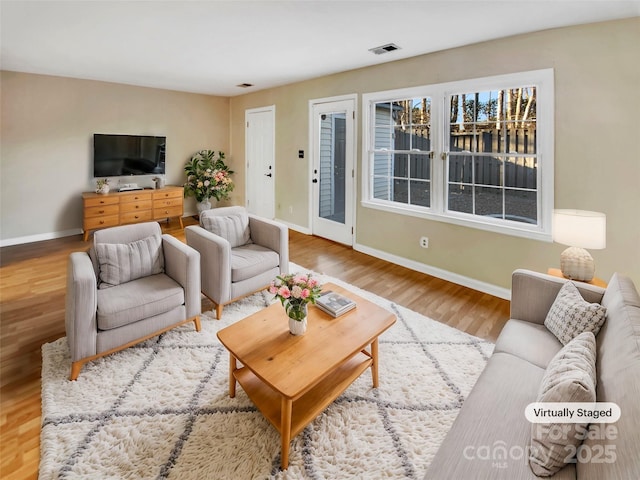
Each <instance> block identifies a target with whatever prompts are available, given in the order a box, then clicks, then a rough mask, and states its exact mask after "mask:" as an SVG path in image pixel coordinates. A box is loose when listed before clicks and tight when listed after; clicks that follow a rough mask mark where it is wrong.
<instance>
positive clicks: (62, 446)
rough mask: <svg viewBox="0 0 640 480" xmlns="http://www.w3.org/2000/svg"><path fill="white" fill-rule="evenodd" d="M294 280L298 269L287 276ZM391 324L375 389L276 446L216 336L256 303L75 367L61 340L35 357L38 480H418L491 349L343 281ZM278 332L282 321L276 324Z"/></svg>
mask: <svg viewBox="0 0 640 480" xmlns="http://www.w3.org/2000/svg"><path fill="white" fill-rule="evenodd" d="M290 271H292V272H299V271H306V270H305V269H303V268H301V267H299V266H297V265H294V264H292V266H291V270H290ZM318 276H319V277H320V279H321V280H322V282H323V283H325V282H330V281H331V282H334V283H336V284H339V285H341V286H344V287H345V288H347V289H349V290H351V291H353V292H354V293H356V294H358V295H360V296H362V297H364V298H367V299H368V300H371V301H373V302H374V303H376V304H378V305H380V306H382V307H384V308H386V309H388V310H390V311H392V312H393V313H395V314H396V316H397V318H398V321H397V322H396V324H395V325H394V326H393V327H391V328H390V329H389V330H387V331H386V332H385V333H384V334H383V335H382V336H381V337H380V347H379V350H380V387H379V388H378V389H374V388H372V386H371V375H370V373H369V371H366V372H364V373H363V375H361V377H360V378H359V379H357V380H356V381H355V382H354V383H353V384H352V385H351V386H350V387H349V388H348V389H347V390H346V391H345V392H344V393H343V394H342V396H340V397H339V398H338V399H337V400H336V401H335V402H334V403H333V404H332V405H330V406H329V407H328V408H327V409H326V410H325V412H324V413H322V414H321V415H320V416H319V417H318V418H317V419H316V420H315V421H314V422H312V423H311V424H310V425H308V426H307V427H306V428H305V430H304V431H303V432H301V433H300V434H299V435H298V436H297V437H295V438H294V439H292V442H291V451H290V457H289V458H290V459H289V468H288V470H286V471H281V470H280V437H279V434H278V433H277V431H276V430H275V429H274V428H273V427H272V426H271V424H270V423H269V422H268V421H267V420H266V419H265V418H264V417H263V416H262V414H261V413H260V412H259V411H258V410H257V409H256V408H255V407H254V405H253V404H252V403H251V401H250V400H249V399H248V397H247V396H246V395H245V393H244V392H243V390H242V388H241V387H240V386H238V389H237V395H236V397H235V398H233V399H232V398H229V395H228V365H229V356H228V352H227V351H226V350H225V348H224V347H223V346H222V345H221V344H220V342H219V341H218V339H217V337H216V332H217V331H218V330H219V329H221V328H224V327H225V326H227V325H230V324H231V323H233V322H236V321H238V320H240V319H242V318H244V317H246V316H248V315H250V314H252V313H254V312H256V311H258V310H260V309H262V308H264V307H265V306H267V305H269V304H270V303H271V302H272V301H273V299H272V295H270V294H268V293H266V292H265V293H258V294H255V295H253V296H251V297H248V298H245V299H244V300H241V301H238V302H236V303H234V304H231V305H228V306H226V307H225V309H224V314H223V319H222V320H221V321H218V320H215V314H214V313H213V312H206V313H204V314H203V316H202V331H201V332H200V333H197V332H196V331H195V329H194V328H193V324H189V325H185V326H183V327H180V328H177V329H174V330H172V331H170V332H168V333H166V334H163V335H161V336H159V337H155V338H153V339H151V340H149V341H147V342H145V343H142V344H140V345H137V346H135V347H132V348H129V349H127V350H124V351H122V352H119V353H116V354H113V355H110V356H108V357H106V358H103V359H100V360H97V361H95V362H92V363H89V364H88V365H86V366H84V367H83V369H82V372H81V374H80V377H79V378H78V380H77V381H75V382H71V381H69V380H68V379H67V377H68V374H69V368H70V359H69V350H68V347H67V343H66V338H61V339H59V340H57V341H55V342H52V343H48V344H45V345H43V346H42V359H43V366H42V432H41V458H40V472H39V474H40V478H41V479H54V478H68V479H80V478H82V479H87V478H90V479H94V478H96V479H97V478H99V479H143V478H144V479H147V478H157V479H164V478H167V479H224V480H226V479H229V480H231V479H233V480H244V479H268V478H271V479H338V478H339V479H347V478H358V479H363V478H366V479H375V478H397V479H405V478H415V479H422V478H423V477H424V475H425V473H426V470H427V467H428V466H429V463H430V462H431V459H432V458H433V456H434V454H435V453H436V451H437V449H438V447H439V445H440V443H441V442H442V440H443V438H444V436H445V435H446V433H447V431H448V430H449V428H450V427H451V424H452V423H453V420H454V419H455V417H456V415H457V414H458V411H459V409H460V407H461V405H462V402H463V401H464V399H465V398H466V396H467V395H468V393H469V392H470V390H471V388H472V386H473V385H474V383H475V382H476V380H477V378H478V376H479V374H480V372H481V371H482V370H483V368H484V366H485V363H486V360H487V359H488V357H489V356H490V355H491V353H492V351H493V344H491V343H488V342H485V341H482V340H480V339H478V338H476V337H473V336H470V335H467V334H465V333H462V332H460V331H458V330H455V329H453V328H450V327H448V326H446V325H443V324H441V323H438V322H436V321H433V320H430V319H429V318H426V317H424V316H422V315H420V314H418V313H416V312H413V311H411V310H408V309H406V308H403V307H401V306H398V305H396V304H394V303H393V302H392V301H389V300H386V299H384V298H381V297H378V296H376V295H373V294H371V293H369V292H365V291H363V290H360V289H358V288H356V287H354V286H352V285H348V284H346V283H344V282H341V281H340V280H337V279H335V278H331V277H328V276H324V275H318ZM283 321H286V318H285V317H284V315H283Z"/></svg>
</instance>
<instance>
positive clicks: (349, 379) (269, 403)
mask: <svg viewBox="0 0 640 480" xmlns="http://www.w3.org/2000/svg"><path fill="white" fill-rule="evenodd" d="M234 363H235V362H234ZM372 363H373V359H372V358H371V355H370V354H369V352H366V351H362V352H358V353H357V354H355V355H354V356H353V357H351V358H350V359H349V360H347V361H346V362H344V363H342V364H341V365H339V366H338V367H337V368H336V369H335V370H334V371H333V372H331V373H330V374H329V375H327V376H326V377H325V378H323V379H322V380H320V381H319V382H318V383H317V384H316V385H314V386H313V387H311V388H310V389H309V390H308V391H307V392H305V393H303V394H302V395H300V396H299V397H298V398H287V397H285V396H284V395H282V394H280V393H279V392H277V391H275V390H274V389H272V388H271V387H269V386H268V385H266V384H265V383H264V382H263V381H262V380H260V379H259V378H258V377H256V376H255V375H254V374H253V372H251V370H249V369H248V368H247V367H242V368H239V369H236V370H233V376H234V377H235V379H236V380H237V381H238V383H239V384H240V385H241V386H242V388H243V390H244V391H245V392H246V394H247V396H248V397H249V398H250V399H251V400H252V401H253V403H254V404H255V405H256V407H258V409H259V410H260V412H262V414H263V415H264V416H265V417H266V419H267V420H269V422H271V424H272V425H273V426H274V427H275V428H276V430H278V432H279V433H280V436H281V439H282V467H283V468H284V469H286V468H287V466H288V462H289V458H288V457H289V441H290V440H291V438H292V437H295V436H296V435H297V434H298V433H300V432H301V431H302V430H303V429H304V428H305V427H306V426H307V425H308V424H309V423H311V422H312V421H313V420H314V419H315V418H316V417H317V416H318V415H319V414H320V413H322V412H323V411H324V409H326V408H327V407H328V406H329V405H330V404H331V403H332V402H333V401H334V400H335V399H336V398H338V397H339V396H340V394H341V393H342V392H344V391H345V390H346V389H347V387H348V386H349V385H351V384H352V383H353V381H354V380H355V379H356V378H358V377H359V376H360V375H361V374H362V373H363V372H364V371H365V370H367V368H369V367H370V366H371V365H372ZM287 404H289V405H290V406H288V405H287ZM283 410H284V414H283ZM287 427H288V428H287Z"/></svg>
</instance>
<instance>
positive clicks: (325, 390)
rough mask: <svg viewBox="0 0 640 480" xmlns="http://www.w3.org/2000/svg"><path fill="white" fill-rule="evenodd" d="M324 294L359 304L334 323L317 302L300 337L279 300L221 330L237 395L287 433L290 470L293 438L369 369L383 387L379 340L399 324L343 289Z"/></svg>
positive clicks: (284, 437)
mask: <svg viewBox="0 0 640 480" xmlns="http://www.w3.org/2000/svg"><path fill="white" fill-rule="evenodd" d="M323 289H324V290H333V291H334V292H339V293H341V294H343V295H345V296H348V297H350V298H351V299H353V300H354V301H355V302H356V303H357V307H356V308H355V309H354V310H351V311H350V312H348V313H346V314H344V315H342V316H340V317H338V318H333V317H331V316H330V315H328V314H326V313H324V312H323V311H321V310H320V309H318V308H317V307H315V306H314V305H310V306H309V315H308V326H307V332H306V334H305V335H302V336H294V335H291V334H290V333H289V323H288V318H287V315H286V314H285V311H284V309H283V308H282V305H280V303H279V302H278V303H274V304H273V305H271V306H269V307H268V308H265V309H264V310H261V311H259V312H257V313H255V314H253V315H251V316H249V317H247V318H245V319H243V320H240V321H239V322H237V323H234V324H233V325H231V326H229V327H226V328H224V329H222V330H220V331H219V332H218V338H219V339H220V341H221V342H222V344H223V345H224V346H225V347H226V348H227V350H229V354H230V356H229V360H230V361H229V396H230V397H232V398H233V397H235V394H236V381H238V383H240V385H241V386H242V388H243V389H244V391H245V392H246V393H247V395H248V396H249V398H250V399H251V400H252V401H253V403H254V404H255V405H256V406H257V407H258V409H259V410H260V411H261V412H262V414H263V415H264V416H265V417H266V418H267V420H269V421H270V422H271V424H272V425H273V426H274V427H276V429H277V430H278V432H280V437H281V441H282V457H281V465H282V469H283V470H284V469H286V468H287V467H288V466H289V442H290V441H291V438H292V437H295V436H296V435H297V434H298V433H300V432H301V431H302V430H303V429H304V427H306V426H307V425H308V424H309V423H311V422H312V421H313V420H314V419H315V418H316V417H317V416H318V415H319V414H320V413H321V412H322V411H323V410H324V409H325V408H327V406H329V405H330V404H331V403H332V402H333V401H334V400H335V399H336V398H337V397H338V396H339V395H340V394H341V393H342V392H344V391H345V390H346V388H347V387H348V386H349V385H351V383H353V381H354V380H355V379H356V378H358V377H359V376H360V375H361V374H362V372H364V371H365V370H366V369H367V368H369V367H371V376H372V379H373V386H374V388H375V387H377V386H378V337H379V336H380V334H381V333H382V332H384V331H385V330H387V329H388V328H389V327H391V325H393V324H394V323H395V321H396V317H395V315H393V314H392V313H390V312H388V311H387V310H385V309H383V308H381V307H378V306H377V305H375V304H373V303H371V302H369V301H367V300H365V299H363V298H361V297H359V296H357V295H354V294H353V293H351V292H348V291H346V290H344V289H343V288H341V287H339V286H337V285H333V284H326V285H324V286H323ZM238 361H239V362H240V363H242V365H243V367H241V368H238Z"/></svg>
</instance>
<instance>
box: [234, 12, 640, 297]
mask: <svg viewBox="0 0 640 480" xmlns="http://www.w3.org/2000/svg"><path fill="white" fill-rule="evenodd" d="M638 45H640V20H639V19H638V18H634V19H628V20H622V21H614V22H604V23H600V24H593V25H586V26H578V27H571V28H563V29H555V30H548V31H543V32H537V33H533V34H527V35H520V36H516V37H511V38H507V39H502V40H496V41H491V42H486V43H481V44H476V45H470V46H465V47H461V48H456V49H452V50H447V51H443V52H438V53H434V54H430V55H424V56H420V57H414V58H411V59H407V60H400V61H397V62H392V63H387V64H384V65H380V66H375V67H370V68H364V69H359V70H354V71H349V72H344V73H340V74H336V75H331V76H327V77H323V78H320V79H316V80H312V81H307V82H301V83H297V84H293V85H289V86H285V87H281V88H274V89H270V90H265V91H260V92H256V93H253V94H248V95H243V96H240V97H234V98H232V99H231V153H232V155H233V157H234V158H235V159H236V161H237V162H238V163H239V162H240V159H242V158H244V111H245V110H246V109H248V108H256V107H262V106H266V105H272V104H273V105H275V106H276V191H277V192H276V209H277V210H276V216H277V217H278V218H280V219H282V220H284V221H286V222H289V223H291V224H294V225H298V226H300V227H301V228H305V229H306V228H309V227H310V225H309V222H308V208H309V205H308V189H309V186H310V185H309V183H308V180H307V179H308V178H309V170H308V169H309V165H308V162H309V158H308V155H307V158H306V159H304V160H300V159H298V158H297V151H298V150H299V149H304V150H305V151H307V150H308V143H309V138H308V137H309V135H308V101H309V100H310V99H315V98H321V97H330V96H336V95H342V94H349V93H357V94H359V98H360V100H361V96H360V95H361V94H363V93H367V92H374V91H379V90H388V89H394V88H402V87H409V86H414V85H425V84H430V83H438V82H446V81H454V80H462V79H468V78H475V77H482V76H490V75H498V74H505V73H512V72H519V71H525V70H535V69H542V68H550V67H551V68H553V69H554V70H555V124H556V127H555V128H556V130H555V207H556V208H576V209H584V210H596V211H602V212H605V213H606V214H607V225H608V229H607V242H608V244H607V248H606V249H605V250H600V251H592V252H591V253H592V254H593V256H594V258H595V261H596V270H597V271H596V274H597V275H598V276H600V277H603V278H605V279H608V278H609V277H610V276H611V274H612V273H613V272H614V271H621V272H625V273H627V274H628V275H630V276H631V277H632V278H633V279H634V280H635V282H636V283H637V284H640V220H639V217H640V215H639V213H638V211H639V209H640V193H639V192H640V187H639V181H640V142H639V141H638V140H639V139H640V127H639V125H640V122H638V116H639V115H640V101H639V100H638V99H639V96H638V91H637V90H638V87H639V86H640V54H639V53H638ZM361 107H362V105H359V110H360V112H361ZM361 128H362V118H361V115H360V122H359V127H358V130H359V132H358V137H359V140H358V170H360V165H361V164H360V162H361V158H362V151H361ZM238 175H239V178H242V172H238ZM293 179H300V181H297V182H294V181H291V180H293ZM243 182H244V179H242V180H241V181H239V184H240V188H242V185H243ZM238 194H239V192H238ZM359 200H360V179H358V208H357V225H356V241H357V243H358V244H359V245H360V246H361V247H359V248H364V249H375V250H378V251H382V252H385V254H386V255H392V256H397V257H402V258H403V259H407V260H408V261H409V262H417V264H420V265H427V266H429V267H434V268H437V269H442V270H444V271H447V272H451V273H453V274H455V275H461V276H463V277H467V278H470V279H474V280H477V281H480V282H486V283H488V284H490V285H495V286H498V287H502V288H509V286H510V276H511V272H512V271H513V270H514V269H516V268H521V267H522V268H530V269H533V270H538V271H544V270H546V269H547V267H549V266H557V265H558V263H559V255H560V253H561V251H562V250H563V249H564V248H565V247H563V246H561V245H557V244H551V243H546V242H541V241H533V240H526V239H522V238H517V237H512V236H506V235H500V234H496V233H490V232H485V231H480V230H476V229H471V228H466V227H461V226H455V225H451V224H446V223H441V222H437V221H430V220H426V219H419V218H414V217H408V216H399V215H394V214H391V213H385V212H380V211H378V210H372V209H368V208H363V207H361V206H360V205H359ZM290 205H293V206H294V211H293V213H291V214H290V213H289V210H288V207H289V206H290ZM422 235H427V236H428V237H429V239H430V247H429V249H428V250H424V249H421V248H420V247H419V246H418V238H419V237H420V236H422Z"/></svg>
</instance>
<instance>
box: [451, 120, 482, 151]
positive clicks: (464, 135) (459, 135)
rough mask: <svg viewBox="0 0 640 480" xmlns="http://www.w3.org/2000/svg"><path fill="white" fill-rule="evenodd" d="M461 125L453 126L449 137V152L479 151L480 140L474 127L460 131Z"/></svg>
mask: <svg viewBox="0 0 640 480" xmlns="http://www.w3.org/2000/svg"><path fill="white" fill-rule="evenodd" d="M458 127H459V125H452V126H451V134H450V135H449V150H450V151H451V152H477V151H479V143H480V139H479V138H478V134H477V132H475V131H474V126H473V125H470V126H469V129H468V130H459V129H458Z"/></svg>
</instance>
